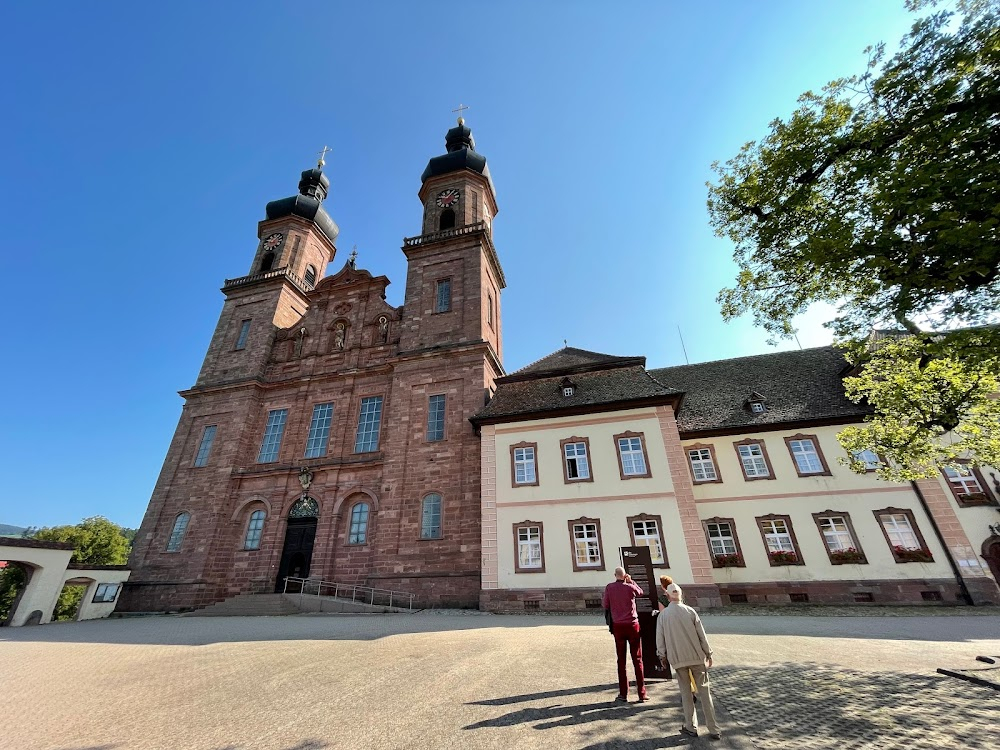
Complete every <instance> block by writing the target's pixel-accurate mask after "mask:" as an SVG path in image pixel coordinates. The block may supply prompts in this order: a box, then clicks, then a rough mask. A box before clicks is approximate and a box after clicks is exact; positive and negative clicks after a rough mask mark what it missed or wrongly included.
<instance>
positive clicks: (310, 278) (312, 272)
mask: <svg viewBox="0 0 1000 750" xmlns="http://www.w3.org/2000/svg"><path fill="white" fill-rule="evenodd" d="M306 283H307V284H308V285H309V286H313V285H314V284H315V283H316V267H315V266H306Z"/></svg>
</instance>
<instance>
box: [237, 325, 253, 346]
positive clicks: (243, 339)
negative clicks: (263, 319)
mask: <svg viewBox="0 0 1000 750" xmlns="http://www.w3.org/2000/svg"><path fill="white" fill-rule="evenodd" d="M249 337H250V321H249V320H244V321H243V323H242V325H240V335H239V337H238V338H237V339H236V348H237V349H245V348H246V346H247V339H248V338H249Z"/></svg>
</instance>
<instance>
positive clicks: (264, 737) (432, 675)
mask: <svg viewBox="0 0 1000 750" xmlns="http://www.w3.org/2000/svg"><path fill="white" fill-rule="evenodd" d="M704 619H705V624H706V628H707V630H708V632H709V637H710V639H711V640H712V642H713V646H714V647H715V649H716V668H715V669H713V671H712V682H713V692H714V694H715V696H716V704H717V706H718V708H719V714H720V720H721V722H722V726H723V731H724V733H725V736H724V738H723V740H722V741H721V742H712V741H711V740H710V739H709V738H708V737H707V736H704V735H703V736H702V737H699V738H698V739H697V740H687V739H685V738H682V737H681V736H680V735H678V734H677V730H678V728H679V727H680V723H681V720H680V701H679V698H678V694H677V687H676V684H675V683H674V682H672V681H653V682H652V683H651V686H650V696H651V699H652V700H651V701H650V702H649V703H646V704H641V705H639V704H635V703H633V704H630V705H628V706H621V705H616V704H614V703H612V700H613V698H614V696H615V694H616V692H617V691H616V685H615V665H614V648H613V642H612V640H611V636H610V635H609V634H608V632H607V630H606V628H604V626H603V621H602V618H601V617H599V616H517V617H514V616H507V617H502V616H493V615H485V614H480V613H454V614H435V613H420V614H413V615H394V616H370V615H311V616H310V615H302V616H292V617H263V618H188V617H156V618H142V619H130V620H103V621H91V622H81V623H58V624H52V625H45V626H40V627H29V628H15V629H3V630H0V689H2V690H3V695H4V696H5V699H6V700H5V703H6V706H7V710H6V711H5V712H4V717H3V720H2V726H0V747H2V748H3V750H126V749H129V750H131V749H132V748H135V749H136V750H146V749H153V748H157V749H158V748H169V749H170V750H237V749H239V750H257V749H262V750H324V749H325V748H352V749H353V748H407V749H414V748H552V749H556V748H558V749H559V750H569V749H576V750H592V749H596V748H623V749H624V748H630V749H635V750H654V749H655V748H671V747H682V746H691V747H694V748H708V747H713V748H747V749H749V748H758V749H761V750H765V749H770V748H836V749H837V750H848V749H849V748H880V749H886V750H888V749H890V748H899V749H900V750H903V749H904V748H905V749H906V750H919V749H920V748H962V749H966V748H968V749H971V750H976V749H978V748H982V749H983V750H985V749H986V748H997V747H1000V692H996V691H993V690H991V689H989V688H985V687H980V686H977V685H973V684H970V683H967V682H962V681H959V680H955V679H953V678H948V677H943V676H940V675H937V674H935V670H936V669H937V668H938V667H949V666H950V667H958V668H964V667H968V666H970V665H972V664H973V663H974V662H973V659H974V658H975V657H976V656H977V655H988V654H990V655H992V654H1000V616H937V617H815V616H794V617H791V616H781V615H777V616H719V615H707V616H706V617H705V618H704ZM632 698H633V700H634V698H635V696H634V692H633V695H632Z"/></svg>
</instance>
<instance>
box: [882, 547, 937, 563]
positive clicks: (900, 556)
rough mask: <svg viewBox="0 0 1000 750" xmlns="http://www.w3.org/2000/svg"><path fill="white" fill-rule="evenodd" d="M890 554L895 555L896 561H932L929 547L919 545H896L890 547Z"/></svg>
mask: <svg viewBox="0 0 1000 750" xmlns="http://www.w3.org/2000/svg"><path fill="white" fill-rule="evenodd" d="M892 554H893V555H894V556H895V557H896V562H934V556H933V555H931V551H930V550H929V549H923V548H921V547H902V546H899V545H896V546H895V547H893V548H892Z"/></svg>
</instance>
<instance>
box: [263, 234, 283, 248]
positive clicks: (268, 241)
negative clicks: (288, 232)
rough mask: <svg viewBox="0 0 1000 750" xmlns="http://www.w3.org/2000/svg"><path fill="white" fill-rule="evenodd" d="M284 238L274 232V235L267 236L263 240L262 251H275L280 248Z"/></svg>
mask: <svg viewBox="0 0 1000 750" xmlns="http://www.w3.org/2000/svg"><path fill="white" fill-rule="evenodd" d="M284 239H285V236H284V235H283V234H281V232H275V233H274V234H269V235H267V237H265V238H264V249H265V250H277V249H278V248H279V247H281V242H282V240H284Z"/></svg>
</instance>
